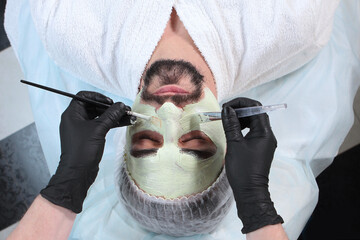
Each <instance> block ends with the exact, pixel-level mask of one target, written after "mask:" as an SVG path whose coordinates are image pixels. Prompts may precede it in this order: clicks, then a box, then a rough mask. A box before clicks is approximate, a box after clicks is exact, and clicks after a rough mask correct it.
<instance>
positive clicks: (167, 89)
mask: <svg viewBox="0 0 360 240" xmlns="http://www.w3.org/2000/svg"><path fill="white" fill-rule="evenodd" d="M166 94H189V92H188V91H186V90H185V89H183V88H181V87H179V86H177V85H165V86H162V87H160V88H159V89H158V90H157V91H156V92H154V95H166Z"/></svg>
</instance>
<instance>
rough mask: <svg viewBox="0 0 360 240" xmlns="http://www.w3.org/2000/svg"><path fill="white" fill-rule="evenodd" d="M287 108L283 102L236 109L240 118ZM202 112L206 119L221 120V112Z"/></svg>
mask: <svg viewBox="0 0 360 240" xmlns="http://www.w3.org/2000/svg"><path fill="white" fill-rule="evenodd" d="M285 108H287V104H286V103H282V104H274V105H267V106H255V107H245V108H235V109H234V110H235V112H236V115H237V117H238V118H243V117H249V116H254V115H258V114H261V113H267V112H270V111H274V110H277V109H285ZM201 114H203V115H204V116H205V117H206V121H216V120H221V112H204V113H201Z"/></svg>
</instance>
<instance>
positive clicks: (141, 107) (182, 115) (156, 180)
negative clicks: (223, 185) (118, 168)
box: [125, 88, 226, 199]
mask: <svg viewBox="0 0 360 240" xmlns="http://www.w3.org/2000/svg"><path fill="white" fill-rule="evenodd" d="M140 96H141V92H140V93H139V94H138V95H137V97H136V100H135V102H134V105H133V107H132V110H133V111H135V112H139V113H142V114H145V115H148V116H153V117H157V118H159V119H160V120H161V125H160V126H159V125H156V124H151V121H138V122H137V123H136V124H135V125H133V126H131V127H128V129H127V134H126V141H127V143H126V147H125V153H126V156H127V157H126V165H127V169H128V171H129V173H130V175H131V177H132V179H133V180H134V181H135V182H136V184H137V185H138V187H139V188H141V189H142V190H143V191H145V192H146V193H148V194H150V195H154V196H159V197H164V198H167V199H172V198H179V197H182V196H189V195H192V194H195V193H198V192H201V191H203V190H204V189H206V188H207V187H208V186H210V185H211V184H212V183H213V182H214V181H215V180H216V178H217V177H218V175H219V173H220V171H221V169H222V165H223V159H224V156H225V144H226V141H225V134H224V131H223V127H222V123H221V121H214V122H208V123H202V124H199V121H191V118H189V116H190V115H194V114H195V113H200V112H209V111H211V112H214V111H220V107H219V104H218V102H217V100H216V98H215V96H214V95H213V94H212V92H211V91H210V90H209V89H208V88H205V89H204V98H203V99H201V100H200V101H199V102H197V103H194V104H188V105H186V106H185V107H184V108H183V109H180V108H178V107H176V106H175V105H174V104H173V103H171V102H166V103H164V104H163V105H162V106H161V107H160V108H159V109H158V110H157V111H156V110H155V107H153V106H150V105H147V104H143V103H140V100H141V99H140ZM181 119H189V120H185V121H181ZM144 130H151V131H155V132H158V133H160V134H161V135H162V136H163V139H164V142H163V145H162V146H161V147H160V148H159V149H158V150H157V152H156V154H152V155H146V156H143V157H134V156H132V155H131V154H130V149H131V139H132V136H133V135H134V134H135V133H138V132H140V131H144ZM194 130H200V131H202V132H203V133H205V134H206V135H207V136H208V137H209V138H210V139H211V141H212V142H213V143H214V144H215V146H216V153H215V154H214V155H213V156H211V157H209V158H206V159H200V158H198V157H197V156H195V155H193V154H189V153H187V152H184V151H182V150H181V148H180V147H179V146H178V141H179V138H180V137H181V136H183V135H184V134H186V133H188V132H190V131H194Z"/></svg>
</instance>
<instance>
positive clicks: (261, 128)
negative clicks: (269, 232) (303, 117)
mask: <svg viewBox="0 0 360 240" xmlns="http://www.w3.org/2000/svg"><path fill="white" fill-rule="evenodd" d="M260 105H261V104H260V103H259V102H257V101H254V100H251V99H248V98H237V99H234V100H232V101H230V102H227V103H225V104H224V105H223V111H222V121H223V127H224V130H225V135H226V140H227V151H226V156H225V168H226V174H227V177H228V180H229V183H230V186H231V188H232V190H233V193H234V198H235V201H236V206H237V209H238V216H239V218H240V219H241V221H242V222H243V225H244V228H243V229H242V232H243V233H249V232H252V231H255V230H257V229H259V228H261V227H264V226H266V225H270V224H277V223H282V222H283V220H282V218H281V217H280V216H279V215H278V214H277V213H276V210H275V208H274V204H273V202H272V201H271V198H270V193H269V190H268V183H269V179H268V176H269V171H270V167H271V162H272V160H273V156H274V152H275V149H276V146H277V142H276V138H275V136H274V134H273V132H272V130H271V127H270V122H269V117H268V115H267V114H266V113H264V114H259V115H254V116H250V117H245V118H240V119H238V117H237V115H236V112H235V111H234V109H233V108H242V107H252V106H260ZM244 128H249V129H250V131H249V133H248V134H246V136H245V137H244V136H243V135H242V133H241V130H242V129H244Z"/></svg>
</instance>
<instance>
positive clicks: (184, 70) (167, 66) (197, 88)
mask: <svg viewBox="0 0 360 240" xmlns="http://www.w3.org/2000/svg"><path fill="white" fill-rule="evenodd" d="M184 78H189V79H190V83H191V84H192V87H193V88H194V91H192V92H191V93H190V94H186V95H173V96H157V95H154V94H151V93H150V92H149V91H148V88H149V85H150V84H154V81H156V80H158V81H159V82H158V83H157V84H158V85H159V86H158V87H161V86H164V85H170V84H178V83H179V82H180V80H181V79H184ZM203 83H204V77H203V76H202V75H201V74H200V73H199V72H198V70H197V69H196V68H195V67H194V66H193V65H192V64H191V63H189V62H185V61H177V60H159V61H156V62H154V63H153V64H152V65H151V67H150V68H149V69H148V70H147V71H146V73H145V78H144V86H143V91H142V95H141V98H142V100H144V101H145V102H156V103H158V104H160V105H162V104H164V103H165V102H167V101H171V102H173V103H174V104H175V105H177V106H178V105H181V104H183V103H190V102H197V101H199V99H200V97H201V94H202V88H203Z"/></svg>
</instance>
